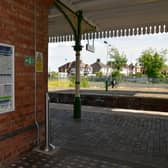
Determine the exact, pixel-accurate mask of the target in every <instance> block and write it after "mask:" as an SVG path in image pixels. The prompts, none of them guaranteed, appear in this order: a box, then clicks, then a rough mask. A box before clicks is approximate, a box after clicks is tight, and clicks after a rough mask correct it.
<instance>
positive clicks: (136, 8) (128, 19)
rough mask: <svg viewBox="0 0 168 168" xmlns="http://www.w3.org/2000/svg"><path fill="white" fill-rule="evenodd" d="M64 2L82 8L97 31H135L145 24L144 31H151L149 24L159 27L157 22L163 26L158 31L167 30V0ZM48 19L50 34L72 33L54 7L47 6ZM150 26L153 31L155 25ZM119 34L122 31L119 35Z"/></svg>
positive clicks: (79, 0)
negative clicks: (146, 28)
mask: <svg viewBox="0 0 168 168" xmlns="http://www.w3.org/2000/svg"><path fill="white" fill-rule="evenodd" d="M63 2H65V3H66V4H68V5H70V6H71V7H72V8H73V9H74V10H79V9H81V10H83V15H84V16H85V17H86V18H87V19H88V20H89V21H91V22H92V23H94V24H95V25H96V26H97V30H98V31H100V32H102V31H104V32H105V31H109V30H119V32H120V30H121V29H122V30H124V29H127V30H128V29H129V28H130V29H131V30H132V28H134V29H135V30H136V29H137V27H138V28H139V29H141V27H144V28H145V27H146V26H148V30H146V31H150V29H149V26H152V27H154V26H155V29H159V26H158V25H162V26H161V27H160V28H161V30H160V31H166V32H167V28H168V0H64V1H63ZM48 18H49V22H48V26H49V36H50V37H51V36H62V35H65V34H71V33H72V30H71V28H70V26H69V24H68V23H67V21H66V20H65V18H64V17H63V15H62V14H61V13H60V12H59V11H58V10H57V9H56V7H55V6H51V7H50V9H49V16H48ZM163 25H165V26H163ZM151 29H152V31H154V28H151ZM163 29H164V30H163ZM142 31H145V29H143V30H142ZM156 31H159V30H156ZM114 33H116V32H114ZM122 33H123V31H122V32H121V33H120V35H122ZM111 34H112V33H111ZM127 34H128V32H127ZM108 35H109V33H108Z"/></svg>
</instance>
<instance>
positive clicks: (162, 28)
mask: <svg viewBox="0 0 168 168" xmlns="http://www.w3.org/2000/svg"><path fill="white" fill-rule="evenodd" d="M167 32H168V27H167V25H166V24H163V25H153V26H145V27H135V28H134V27H133V28H127V29H114V30H107V31H101V32H91V33H84V34H82V40H88V39H101V38H112V37H121V36H122V37H124V36H136V35H145V34H156V33H167ZM73 40H74V36H73V35H72V34H71V35H63V36H49V42H50V43H54V42H65V41H73Z"/></svg>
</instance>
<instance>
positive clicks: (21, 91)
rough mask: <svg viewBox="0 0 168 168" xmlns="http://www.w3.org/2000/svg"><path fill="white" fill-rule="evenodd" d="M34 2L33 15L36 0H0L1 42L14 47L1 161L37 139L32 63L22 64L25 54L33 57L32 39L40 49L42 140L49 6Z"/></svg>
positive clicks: (0, 123) (0, 124) (0, 118)
mask: <svg viewBox="0 0 168 168" xmlns="http://www.w3.org/2000/svg"><path fill="white" fill-rule="evenodd" d="M36 6H37V8H36V9H37V10H36V12H37V13H36V15H35V13H34V12H35V10H34V9H35V0H28V1H26V0H0V32H1V33H0V43H3V44H8V45H13V46H14V48H15V51H14V60H15V61H14V67H15V68H14V71H15V72H14V86H15V88H14V92H15V93H14V95H15V110H14V111H12V112H7V113H0V163H2V162H3V161H7V160H12V159H14V158H16V157H17V156H18V155H20V154H22V153H24V152H26V151H28V150H30V149H31V148H32V147H33V145H34V144H35V143H36V138H37V129H36V126H35V122H34V121H35V113H34V112H35V65H34V64H31V65H27V64H25V57H26V56H31V57H35V41H36V49H37V51H39V52H42V53H43V72H38V73H36V74H37V83H36V86H37V93H36V95H37V107H36V109H37V120H38V122H39V125H40V142H42V141H44V123H45V122H44V121H45V93H46V91H47V76H48V75H47V73H48V72H47V69H48V68H47V65H48V55H47V54H48V6H47V5H46V3H45V1H42V0H36ZM35 16H36V23H35ZM35 26H36V30H37V34H36V35H35ZM35 37H36V40H35Z"/></svg>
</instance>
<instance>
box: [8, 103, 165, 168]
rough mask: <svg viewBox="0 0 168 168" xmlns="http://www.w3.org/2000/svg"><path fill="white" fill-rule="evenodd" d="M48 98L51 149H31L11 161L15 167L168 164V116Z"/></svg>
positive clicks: (139, 167) (127, 167)
mask: <svg viewBox="0 0 168 168" xmlns="http://www.w3.org/2000/svg"><path fill="white" fill-rule="evenodd" d="M72 116H73V108H72V106H71V105H65V104H54V103H53V104H50V141H51V143H52V144H54V145H55V146H56V147H57V148H58V147H59V150H58V151H57V152H56V153H54V154H53V155H46V154H43V153H40V152H36V151H32V152H31V153H29V154H27V155H26V156H23V157H22V158H20V159H19V160H17V161H16V162H14V163H11V164H10V165H9V168H11V167H17V168H30V167H32V168H42V167H50V168H80V167H81V168H152V167H153V168H167V167H168V117H167V115H166V113H157V112H155V113H150V112H148V113H142V112H138V113H135V111H133V112H130V111H126V110H116V109H109V108H100V107H83V109H82V119H81V120H74V119H73V117H72Z"/></svg>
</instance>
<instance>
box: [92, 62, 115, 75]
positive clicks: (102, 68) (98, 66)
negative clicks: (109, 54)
mask: <svg viewBox="0 0 168 168" xmlns="http://www.w3.org/2000/svg"><path fill="white" fill-rule="evenodd" d="M90 66H91V67H92V69H93V74H96V72H102V75H104V76H105V75H110V74H111V72H112V68H111V67H110V66H107V65H105V64H103V63H102V62H101V61H100V59H97V61H96V62H95V63H93V64H91V65H90Z"/></svg>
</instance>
